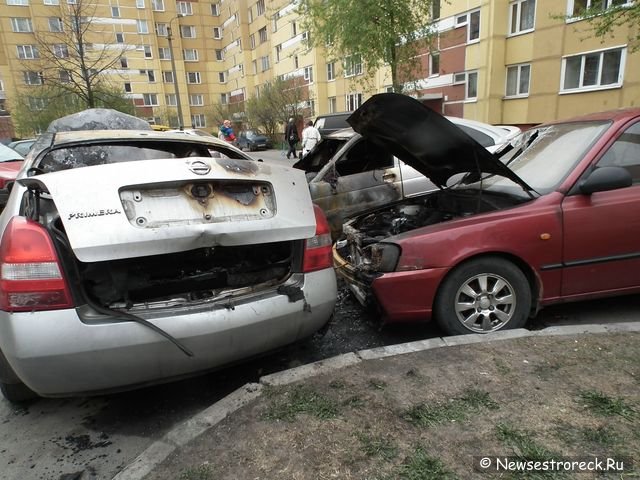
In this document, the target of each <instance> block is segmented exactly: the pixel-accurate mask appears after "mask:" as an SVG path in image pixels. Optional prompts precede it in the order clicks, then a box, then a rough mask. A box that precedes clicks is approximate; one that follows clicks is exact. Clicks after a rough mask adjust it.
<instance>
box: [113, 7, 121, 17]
mask: <svg viewBox="0 0 640 480" xmlns="http://www.w3.org/2000/svg"><path fill="white" fill-rule="evenodd" d="M111 16H112V17H113V18H119V17H120V7H111Z"/></svg>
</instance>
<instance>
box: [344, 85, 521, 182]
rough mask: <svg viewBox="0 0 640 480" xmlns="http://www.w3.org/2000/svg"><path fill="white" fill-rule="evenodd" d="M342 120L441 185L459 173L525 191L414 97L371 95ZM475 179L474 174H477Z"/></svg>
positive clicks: (497, 163) (512, 176) (496, 162)
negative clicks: (502, 180) (489, 177)
mask: <svg viewBox="0 0 640 480" xmlns="http://www.w3.org/2000/svg"><path fill="white" fill-rule="evenodd" d="M347 122H348V123H349V125H351V126H352V127H353V129H354V130H355V131H356V132H358V133H359V134H360V135H362V136H363V137H366V138H367V139H369V140H370V141H372V142H373V143H376V144H378V145H380V146H381V147H382V148H384V149H385V150H387V151H389V152H391V153H392V154H393V155H395V156H396V157H398V158H400V159H401V160H402V161H404V162H405V163H407V164H409V165H411V166H412V167H413V168H415V169H416V170H418V171H419V172H420V173H422V174H423V175H424V176H426V177H427V178H429V180H431V181H432V182H433V183H434V184H435V185H437V186H439V187H440V188H443V187H444V186H446V183H447V180H448V179H449V178H451V177H452V176H453V175H456V174H459V173H467V172H470V173H476V174H478V175H479V174H482V173H488V174H496V175H501V176H503V177H506V178H509V179H511V180H513V181H514V182H515V183H517V184H519V185H521V186H522V187H523V188H524V189H525V190H527V191H531V190H532V189H531V187H529V186H528V185H527V184H526V182H524V180H522V179H521V178H520V177H519V176H518V175H516V174H515V173H514V172H513V171H511V170H510V169H509V168H508V167H507V166H506V165H505V164H504V163H502V162H501V161H500V160H499V159H498V157H496V156H495V155H494V154H492V153H489V152H488V151H487V150H486V149H485V148H484V147H483V146H482V145H480V144H479V143H478V142H476V141H475V140H474V139H473V138H471V137H470V136H468V135H467V134H466V133H464V132H463V131H462V130H461V129H459V128H458V127H456V126H455V125H454V124H453V123H451V122H450V121H449V120H447V119H446V118H444V117H443V116H442V115H440V114H439V113H436V112H434V111H433V110H431V109H430V108H428V107H426V106H425V105H423V104H422V103H420V102H419V101H418V100H416V99H414V98H411V97H408V96H406V95H401V94H397V93H381V94H378V95H374V96H373V97H371V98H370V99H369V100H367V101H366V102H365V103H363V104H362V106H361V107H360V108H358V110H356V111H355V112H354V113H353V114H352V115H351V116H350V117H349V118H348V119H347ZM478 179H479V176H478Z"/></svg>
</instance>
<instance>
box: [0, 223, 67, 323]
mask: <svg viewBox="0 0 640 480" xmlns="http://www.w3.org/2000/svg"><path fill="white" fill-rule="evenodd" d="M70 307H73V300H72V298H71V293H70V291H69V287H68V285H67V282H66V280H65V278H64V277H63V275H62V269H61V267H60V261H59V259H58V255H57V253H56V250H55V248H54V246H53V242H52V240H51V237H50V236H49V233H48V232H47V231H46V230H45V228H44V227H43V226H42V225H40V224H39V223H36V222H34V221H32V220H28V219H27V218H24V217H13V218H12V219H11V220H10V221H9V223H8V224H7V228H6V229H5V231H4V234H3V235H2V241H0V310H4V311H6V312H26V311H36V310H54V309H61V308H70Z"/></svg>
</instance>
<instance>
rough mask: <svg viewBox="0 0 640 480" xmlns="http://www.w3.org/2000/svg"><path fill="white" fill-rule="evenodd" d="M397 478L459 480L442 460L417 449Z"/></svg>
mask: <svg viewBox="0 0 640 480" xmlns="http://www.w3.org/2000/svg"><path fill="white" fill-rule="evenodd" d="M396 478H400V479H405V480H453V479H455V478H457V477H456V476H455V475H454V474H453V473H452V472H451V471H449V470H448V469H447V468H446V466H445V465H444V463H442V461H441V460H439V459H437V458H434V457H432V456H430V455H429V454H427V452H426V451H425V450H424V449H423V448H422V447H416V449H415V450H414V451H413V454H412V455H411V456H410V457H408V458H407V460H406V461H405V463H404V464H403V465H402V466H401V467H400V469H399V471H398V474H397V476H396Z"/></svg>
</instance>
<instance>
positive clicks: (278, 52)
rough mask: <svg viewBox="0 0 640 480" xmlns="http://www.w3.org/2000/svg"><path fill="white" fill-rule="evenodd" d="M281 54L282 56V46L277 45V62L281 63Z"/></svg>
mask: <svg viewBox="0 0 640 480" xmlns="http://www.w3.org/2000/svg"><path fill="white" fill-rule="evenodd" d="M281 54H282V45H276V62H279V61H280V55H281Z"/></svg>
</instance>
